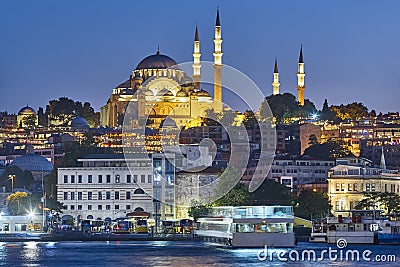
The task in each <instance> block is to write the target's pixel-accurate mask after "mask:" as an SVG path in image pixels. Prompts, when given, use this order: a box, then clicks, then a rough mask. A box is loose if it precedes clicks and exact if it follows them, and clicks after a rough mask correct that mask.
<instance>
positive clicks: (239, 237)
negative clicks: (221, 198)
mask: <svg viewBox="0 0 400 267" xmlns="http://www.w3.org/2000/svg"><path fill="white" fill-rule="evenodd" d="M198 223H199V226H198V230H196V231H195V235H197V236H199V237H201V238H202V239H203V240H205V241H208V242H212V243H219V244H224V245H226V246H232V247H257V248H262V247H264V246H265V245H267V246H271V247H293V246H294V245H295V234H294V232H293V224H294V214H293V207H291V206H241V207H232V206H229V207H213V208H212V210H211V212H210V214H209V215H207V216H205V217H202V218H200V219H198Z"/></svg>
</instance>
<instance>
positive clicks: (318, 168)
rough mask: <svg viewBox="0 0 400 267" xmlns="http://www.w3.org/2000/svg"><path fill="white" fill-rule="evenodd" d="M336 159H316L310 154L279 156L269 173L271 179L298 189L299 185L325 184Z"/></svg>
mask: <svg viewBox="0 0 400 267" xmlns="http://www.w3.org/2000/svg"><path fill="white" fill-rule="evenodd" d="M334 165H335V161H334V160H321V159H314V158H310V157H308V156H296V157H295V156H285V155H284V156H277V157H275V159H274V162H273V163H272V167H271V170H270V172H269V174H268V178H269V179H274V180H276V181H277V182H280V183H282V184H285V185H286V186H288V187H290V188H292V189H293V190H294V191H296V190H297V187H298V186H299V185H304V184H324V183H326V182H327V178H328V171H329V169H330V168H332V167H333V166H334Z"/></svg>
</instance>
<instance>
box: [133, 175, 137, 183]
mask: <svg viewBox="0 0 400 267" xmlns="http://www.w3.org/2000/svg"><path fill="white" fill-rule="evenodd" d="M133 182H134V183H137V175H136V174H134V175H133Z"/></svg>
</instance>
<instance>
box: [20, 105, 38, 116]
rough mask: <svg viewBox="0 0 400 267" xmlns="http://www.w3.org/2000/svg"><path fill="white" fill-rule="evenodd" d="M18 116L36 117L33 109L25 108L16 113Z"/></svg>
mask: <svg viewBox="0 0 400 267" xmlns="http://www.w3.org/2000/svg"><path fill="white" fill-rule="evenodd" d="M18 115H36V112H35V110H34V109H33V108H31V107H29V106H26V107H23V108H21V109H20V110H19V111H18Z"/></svg>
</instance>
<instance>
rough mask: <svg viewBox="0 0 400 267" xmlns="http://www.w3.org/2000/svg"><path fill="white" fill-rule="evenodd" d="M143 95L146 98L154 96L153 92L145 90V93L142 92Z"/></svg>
mask: <svg viewBox="0 0 400 267" xmlns="http://www.w3.org/2000/svg"><path fill="white" fill-rule="evenodd" d="M144 95H146V96H154V93H153V91H151V90H149V89H147V90H146V91H144Z"/></svg>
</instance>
